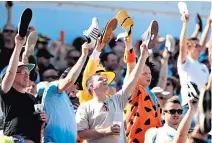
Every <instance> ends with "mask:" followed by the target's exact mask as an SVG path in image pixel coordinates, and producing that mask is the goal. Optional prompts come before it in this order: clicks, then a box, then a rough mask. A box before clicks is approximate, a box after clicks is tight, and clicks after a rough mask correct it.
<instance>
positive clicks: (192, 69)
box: [177, 14, 210, 106]
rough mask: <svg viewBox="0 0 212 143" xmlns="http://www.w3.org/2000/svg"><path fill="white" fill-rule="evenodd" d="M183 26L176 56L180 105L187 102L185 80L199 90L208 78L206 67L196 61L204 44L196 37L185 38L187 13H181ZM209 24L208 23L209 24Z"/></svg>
mask: <svg viewBox="0 0 212 143" xmlns="http://www.w3.org/2000/svg"><path fill="white" fill-rule="evenodd" d="M181 19H182V21H183V27H182V31H181V35H180V45H179V57H178V63H177V68H178V73H179V76H180V83H181V94H182V105H183V106H184V105H186V106H187V103H188V100H189V99H188V98H189V97H188V87H187V82H188V81H191V82H193V83H195V84H196V85H197V86H198V89H199V91H201V89H202V88H203V87H204V86H205V84H206V83H207V81H208V78H209V70H208V68H207V67H206V66H205V65H204V64H202V63H200V62H198V58H199V56H200V53H201V51H202V47H203V46H204V44H202V43H203V42H200V44H199V40H198V39H197V38H190V39H187V40H186V33H187V27H188V21H189V15H187V14H182V17H181ZM209 25H210V24H209Z"/></svg>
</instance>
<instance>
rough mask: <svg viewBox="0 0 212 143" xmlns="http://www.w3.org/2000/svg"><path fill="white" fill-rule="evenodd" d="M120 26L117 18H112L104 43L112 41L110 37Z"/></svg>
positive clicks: (104, 34) (107, 27)
mask: <svg viewBox="0 0 212 143" xmlns="http://www.w3.org/2000/svg"><path fill="white" fill-rule="evenodd" d="M117 25H118V21H117V19H116V18H112V19H111V20H110V21H109V22H108V23H107V25H106V27H105V30H104V33H103V36H102V42H103V43H105V44H107V43H108V42H109V41H110V35H111V34H112V32H113V31H114V30H115V29H116V27H117Z"/></svg>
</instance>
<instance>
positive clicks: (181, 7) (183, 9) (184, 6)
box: [178, 2, 188, 14]
mask: <svg viewBox="0 0 212 143" xmlns="http://www.w3.org/2000/svg"><path fill="white" fill-rule="evenodd" d="M178 9H179V11H180V13H181V14H183V13H186V14H188V7H187V4H186V3H185V2H178Z"/></svg>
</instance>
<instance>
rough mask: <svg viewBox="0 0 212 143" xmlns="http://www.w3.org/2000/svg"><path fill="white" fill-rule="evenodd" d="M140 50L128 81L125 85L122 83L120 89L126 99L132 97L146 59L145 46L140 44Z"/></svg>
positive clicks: (146, 51) (146, 50)
mask: <svg viewBox="0 0 212 143" xmlns="http://www.w3.org/2000/svg"><path fill="white" fill-rule="evenodd" d="M140 48H141V56H140V57H139V59H138V62H137V64H136V66H135V68H134V69H133V71H132V72H131V73H130V75H129V78H128V80H127V81H126V83H124V85H123V87H122V90H123V93H124V95H127V96H128V97H130V96H131V95H132V93H133V90H134V89H135V86H136V84H137V82H138V80H139V77H140V74H141V71H142V70H143V68H144V66H145V62H146V59H147V57H148V49H147V47H146V45H145V44H142V45H141V46H140Z"/></svg>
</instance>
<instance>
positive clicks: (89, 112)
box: [76, 44, 148, 143]
mask: <svg viewBox="0 0 212 143" xmlns="http://www.w3.org/2000/svg"><path fill="white" fill-rule="evenodd" d="M146 47H147V46H145V45H144V44H143V45H141V52H142V53H141V55H142V56H140V58H139V59H138V62H137V64H136V66H135V68H134V69H133V71H132V72H131V74H130V75H129V76H130V77H129V80H128V81H127V82H126V83H125V84H124V85H123V87H122V89H121V90H120V91H119V92H117V93H115V94H114V95H112V96H111V97H110V98H106V91H107V89H108V82H111V80H113V79H114V78H115V73H113V72H105V71H99V72H98V73H96V74H94V75H93V76H91V77H90V78H88V80H87V82H86V87H87V89H88V91H89V93H90V94H91V95H92V96H93V99H92V100H90V101H88V102H86V103H83V104H81V105H80V106H79V108H78V110H77V113H76V122H77V129H78V136H79V138H80V139H83V140H86V141H87V143H125V142H126V137H125V133H124V126H123V125H124V124H123V123H124V122H123V111H124V108H125V106H126V105H127V103H128V99H129V98H130V97H131V95H132V93H133V90H134V89H135V87H136V83H137V82H138V79H139V78H137V77H139V75H140V71H141V70H142V69H143V68H144V65H145V62H146V59H147V57H148V49H147V48H146ZM114 121H115V122H116V123H115V122H114ZM117 124H118V125H117Z"/></svg>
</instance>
